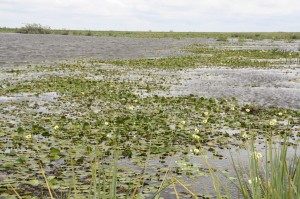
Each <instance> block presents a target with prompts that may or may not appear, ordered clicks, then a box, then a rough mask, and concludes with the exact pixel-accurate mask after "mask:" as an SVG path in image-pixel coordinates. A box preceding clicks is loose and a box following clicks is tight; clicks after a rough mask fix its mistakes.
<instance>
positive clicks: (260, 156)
mask: <svg viewBox="0 0 300 199" xmlns="http://www.w3.org/2000/svg"><path fill="white" fill-rule="evenodd" d="M254 156H255V157H256V158H257V159H260V158H262V154H261V153H258V152H254Z"/></svg>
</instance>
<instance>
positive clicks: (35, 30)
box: [17, 23, 51, 34]
mask: <svg viewBox="0 0 300 199" xmlns="http://www.w3.org/2000/svg"><path fill="white" fill-rule="evenodd" d="M17 32H18V33H23V34H50V33H51V28H50V27H48V26H42V25H41V24H37V23H32V24H26V25H25V26H24V27H22V28H20V29H19V30H17Z"/></svg>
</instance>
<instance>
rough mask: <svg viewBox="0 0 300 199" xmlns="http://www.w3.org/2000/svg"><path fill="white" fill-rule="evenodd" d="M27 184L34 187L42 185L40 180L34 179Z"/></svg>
mask: <svg viewBox="0 0 300 199" xmlns="http://www.w3.org/2000/svg"><path fill="white" fill-rule="evenodd" d="M27 184H30V185H32V186H38V185H40V184H41V183H40V181H39V180H37V179H34V180H29V181H27Z"/></svg>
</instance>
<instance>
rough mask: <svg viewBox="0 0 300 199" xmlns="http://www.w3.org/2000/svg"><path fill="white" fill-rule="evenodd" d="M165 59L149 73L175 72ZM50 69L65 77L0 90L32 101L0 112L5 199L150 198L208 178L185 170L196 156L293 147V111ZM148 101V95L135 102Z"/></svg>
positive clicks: (80, 66) (114, 76) (95, 70)
mask: <svg viewBox="0 0 300 199" xmlns="http://www.w3.org/2000/svg"><path fill="white" fill-rule="evenodd" d="M181 59H182V58H178V59H177V61H179V60H181ZM162 60H165V65H164V64H163V62H159V61H161V60H158V62H152V64H156V66H157V67H161V68H164V67H169V66H172V65H173V64H171V63H168V62H169V61H168V60H171V59H169V58H166V59H162ZM191 60H193V59H192V58H191V59H188V61H187V63H189V62H192V61H191ZM177 61H176V62H177ZM133 62H135V60H133ZM109 63H114V61H109ZM173 63H175V62H173ZM126 65H127V64H126ZM102 67H104V66H102ZM105 67H107V66H105ZM177 67H181V66H177ZM55 68H56V69H57V72H59V70H63V71H64V72H65V74H61V75H59V73H53V74H52V73H47V74H45V75H43V76H41V77H40V78H39V79H31V80H24V81H16V82H10V83H6V84H5V86H2V87H0V95H1V96H6V97H11V96H16V95H22V94H23V95H24V96H26V95H25V94H28V93H30V94H31V95H30V96H32V97H34V98H27V99H26V98H25V99H23V98H21V99H22V100H20V101H18V100H12V101H5V102H3V103H0V109H1V110H3V111H2V112H1V115H0V116H1V124H0V137H1V139H0V140H1V141H0V157H1V158H0V165H1V166H0V179H1V180H0V194H2V195H5V194H14V192H13V190H15V191H16V192H17V193H19V194H20V195H21V196H22V197H24V198H30V197H31V196H37V197H47V196H48V195H49V192H48V191H47V189H48V187H49V186H50V187H51V190H52V192H53V194H54V195H55V197H56V198H68V197H74V198H80V197H88V196H90V197H92V196H97V197H106V198H110V196H115V197H117V198H125V197H126V196H128V195H129V196H130V195H132V193H133V192H134V190H136V189H138V194H139V195H143V196H145V197H148V196H153V195H154V193H155V192H156V191H157V190H159V185H160V184H161V182H162V180H163V178H164V176H165V174H166V172H168V173H169V174H170V175H172V176H175V177H176V179H177V178H178V179H180V180H182V179H185V178H196V179H198V178H201V177H202V178H203V176H207V175H208V172H207V170H205V167H204V166H203V165H200V164H196V163H194V162H192V161H191V160H192V159H195V158H196V159H197V158H200V156H199V155H200V153H199V151H201V152H203V151H205V153H207V155H208V156H209V157H210V158H218V159H219V158H220V159H222V158H223V156H222V154H221V150H224V149H231V148H232V149H235V148H236V147H237V146H238V147H243V146H244V144H245V142H246V141H247V140H248V139H249V138H250V137H252V136H253V137H255V138H257V140H258V141H259V140H260V139H263V138H271V137H274V136H277V137H284V136H288V137H289V138H290V140H291V142H289V145H294V144H295V143H296V142H297V140H298V138H299V117H300V112H299V110H289V109H281V108H262V107H257V106H255V105H240V104H238V102H237V100H236V99H213V98H210V99H206V98H202V97H197V96H193V95H189V96H181V97H163V96H157V95H151V93H153V92H155V91H157V90H159V89H163V84H164V81H163V79H159V80H158V81H160V82H161V83H160V84H158V83H157V82H158V81H155V83H152V84H151V83H149V84H148V83H145V80H144V79H143V78H142V79H141V78H138V79H130V78H128V79H122V78H121V77H122V75H126V74H127V73H123V74H122V73H121V75H120V71H118V72H117V71H115V72H114V70H111V71H109V72H104V71H106V70H104V69H102V70H100V68H101V65H100V66H97V64H95V63H94V65H93V66H91V65H90V63H89V64H85V63H84V62H78V63H75V64H62V65H60V66H56V67H49V69H51V70H53V71H55V70H54V69H55ZM32 69H33V71H34V70H37V71H41V70H42V67H41V66H38V67H32ZM125 69H126V68H125ZM127 71H130V70H128V68H127ZM22 72H23V71H19V72H18V74H16V75H19V73H22ZM26 72H27V73H28V71H26ZM71 72H72V73H71ZM96 74H97V76H98V77H101V78H98V79H97V78H95V77H96ZM92 77H94V79H93V78H92ZM147 77H152V78H154V77H153V76H151V75H148V76H147ZM49 92H50V93H56V97H55V100H53V99H44V98H40V100H35V101H34V100H33V99H39V97H41V96H43V94H45V93H49ZM145 92H146V93H149V95H148V96H143V95H141V93H142V94H143V93H145ZM295 145H296V144H295ZM173 158H174V159H173ZM172 159H173V160H172ZM174 160H177V161H176V162H175V161H174ZM198 160H199V161H200V159H198ZM168 165H171V166H170V167H169V168H168ZM43 170H44V171H45V174H46V178H47V182H48V185H47V184H46V183H45V179H44V177H43V175H42V171H43ZM141 176H142V177H141ZM116 182H117V183H116ZM115 183H116V184H115ZM169 191H170V190H169ZM197 192H199V194H203V193H205V192H204V190H197Z"/></svg>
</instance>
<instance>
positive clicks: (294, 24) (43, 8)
mask: <svg viewBox="0 0 300 199" xmlns="http://www.w3.org/2000/svg"><path fill="white" fill-rule="evenodd" d="M30 23H38V24H41V25H43V26H49V27H50V28H51V29H80V30H123V31H181V32H190V31H191V32H249V31H250V32H274V31H275V32H277V31H283V32H299V31H300V1H299V0H0V27H12V28H14V27H22V26H24V25H26V24H30Z"/></svg>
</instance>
